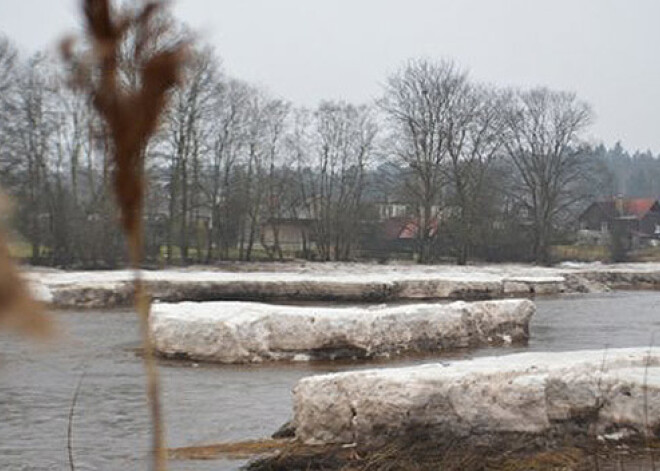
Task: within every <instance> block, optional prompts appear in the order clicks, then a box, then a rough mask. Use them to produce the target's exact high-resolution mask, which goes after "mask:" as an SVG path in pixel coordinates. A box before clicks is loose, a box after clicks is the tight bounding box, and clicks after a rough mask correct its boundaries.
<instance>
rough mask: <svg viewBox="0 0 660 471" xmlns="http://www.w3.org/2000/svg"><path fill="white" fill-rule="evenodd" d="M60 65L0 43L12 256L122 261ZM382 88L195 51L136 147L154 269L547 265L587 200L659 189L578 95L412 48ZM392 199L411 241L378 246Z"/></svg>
mask: <svg viewBox="0 0 660 471" xmlns="http://www.w3.org/2000/svg"><path fill="white" fill-rule="evenodd" d="M159 21H164V22H169V21H172V19H171V18H166V17H164V18H161V19H160V20H159ZM169 30H171V31H176V33H174V36H173V37H164V38H160V40H161V41H163V42H164V43H166V42H167V41H177V40H182V38H183V39H185V38H186V35H187V33H186V28H185V27H183V26H181V27H179V28H169ZM130 57H131V54H128V53H127V54H126V57H125V58H124V57H122V58H120V59H121V60H129V59H127V58H130ZM125 70H126V71H127V73H126V74H125V75H124V76H123V77H122V79H123V80H126V81H127V83H132V82H131V81H134V80H136V78H135V77H134V76H132V75H131V74H130V73H129V72H128V71H130V70H131V67H126V68H125ZM67 76H68V75H67V71H66V70H65V69H64V66H63V65H62V64H61V62H60V61H58V60H57V59H55V58H52V57H49V56H48V55H46V54H43V53H39V54H35V55H33V56H31V57H22V56H21V55H20V54H19V53H18V50H17V48H16V47H15V46H14V45H13V44H12V43H11V41H10V40H9V39H8V38H1V37H0V186H1V187H2V189H3V191H4V192H5V193H7V194H9V195H10V197H11V198H12V200H13V201H14V214H13V218H12V226H13V227H14V228H15V243H14V247H15V253H16V255H17V256H19V257H22V258H24V259H25V260H26V261H30V262H32V263H35V264H46V265H52V266H60V267H84V268H111V267H116V266H120V265H121V264H122V263H124V262H125V260H124V258H123V257H124V255H123V254H124V253H125V251H124V247H123V241H122V237H121V235H120V232H119V230H118V228H117V224H116V222H117V221H116V218H117V215H116V210H115V207H114V204H113V201H112V198H111V197H110V196H109V195H110V192H109V191H108V182H109V181H110V177H109V176H110V175H111V173H112V171H113V169H112V168H110V166H109V164H108V155H109V152H110V148H109V146H110V143H109V142H108V139H107V138H106V136H105V132H104V129H103V127H102V124H101V121H100V120H99V118H98V117H97V116H96V115H95V114H94V112H93V107H92V106H91V104H90V103H89V102H88V101H87V99H86V98H85V97H83V96H80V95H78V94H76V93H75V92H74V91H72V90H71V88H70V87H69V86H68V84H67V83H66V81H65V79H64V78H65V77H67ZM384 83H385V85H384V86H383V91H382V96H381V97H380V98H379V99H378V100H376V101H375V102H374V103H366V104H352V103H347V102H343V101H323V102H321V103H319V105H318V106H317V107H315V108H313V109H308V108H303V107H297V106H294V105H293V104H292V103H290V102H288V101H287V100H285V99H283V98H280V97H276V96H273V95H272V94H271V93H269V92H268V91H266V90H264V89H262V88H259V87H256V86H254V85H252V84H250V83H247V82H245V81H243V80H241V79H239V78H236V77H233V76H231V75H229V74H228V73H227V72H226V71H225V70H224V68H223V67H222V65H221V60H220V58H219V56H218V55H217V53H216V51H214V50H213V49H211V48H208V47H203V46H199V47H197V48H195V49H194V50H193V51H191V54H190V58H189V61H188V64H187V67H186V73H185V80H184V82H183V85H182V86H181V87H180V88H179V89H177V90H176V91H175V92H174V93H173V95H172V96H171V100H170V106H169V109H168V111H167V114H166V117H165V119H164V120H163V122H162V123H161V128H160V131H159V132H158V133H157V135H156V136H155V138H154V139H153V140H152V141H151V142H150V143H149V145H148V147H147V148H146V149H145V150H144V152H145V155H146V161H147V175H146V177H147V180H148V189H149V190H148V196H147V201H146V210H145V215H144V217H145V228H146V246H147V247H146V252H147V259H148V263H150V264H152V265H156V264H188V263H216V262H218V261H223V260H243V261H251V260H255V259H260V260H261V259H269V260H281V259H285V258H290V257H304V258H307V259H310V260H320V261H326V260H354V259H357V258H361V257H376V258H379V259H383V258H385V259H386V258H389V257H390V256H392V257H397V256H399V255H400V254H398V253H395V252H396V251H397V250H399V249H401V250H402V251H403V252H405V253H407V255H406V256H408V255H409V256H410V257H413V256H414V258H415V259H416V260H418V261H419V262H422V263H428V262H434V261H438V260H454V261H457V262H458V263H461V264H464V263H467V262H468V260H471V259H478V260H490V261H502V260H529V261H537V262H539V263H547V262H549V249H550V247H551V245H553V244H557V243H564V244H566V243H571V241H572V237H573V236H574V233H575V223H576V218H577V215H579V213H580V211H582V210H583V209H584V207H585V206H586V205H587V204H589V202H591V201H593V200H594V199H596V198H607V197H612V196H614V195H624V196H646V197H660V160H659V159H658V156H654V155H652V154H651V153H649V152H645V153H640V152H634V153H630V151H627V150H625V149H624V148H623V147H622V145H620V144H616V145H615V146H614V147H613V148H611V149H609V148H606V147H605V146H603V145H598V146H596V147H594V146H592V145H590V144H589V143H588V142H587V141H586V140H585V138H584V135H585V132H586V130H587V129H588V128H589V126H590V124H591V122H592V120H593V115H592V112H591V108H590V106H589V104H587V103H585V102H584V101H582V100H580V99H579V97H577V96H575V95H574V94H572V93H567V92H563V91H555V90H550V89H547V88H543V87H536V88H532V89H524V90H523V89H510V88H500V87H494V86H491V85H489V84H482V83H479V82H477V81H474V80H473V79H472V78H471V77H470V76H469V74H468V72H467V71H465V70H464V69H462V68H461V67H459V66H458V65H457V64H455V63H453V62H451V61H436V62H434V61H428V60H410V61H408V62H407V63H405V64H403V65H402V66H401V67H400V68H399V69H398V70H396V71H395V72H393V73H392V74H391V75H390V76H389V77H387V78H386V80H385V81H384ZM388 204H395V205H399V206H401V207H405V208H406V209H407V210H406V213H405V218H406V220H404V221H403V222H402V224H406V228H407V229H406V230H407V231H408V233H409V234H408V239H411V238H412V239H414V240H409V245H408V246H407V247H403V248H401V247H398V246H397V244H396V241H393V242H394V243H392V244H390V245H388V243H387V242H388V241H387V240H385V241H384V242H383V239H384V238H385V239H386V234H387V227H386V226H387V221H384V220H383V219H386V218H384V216H383V214H382V211H380V208H382V207H383V205H388ZM297 221H302V222H304V223H305V224H306V225H305V226H304V227H305V228H306V229H305V230H306V234H305V237H306V238H307V240H305V241H304V242H308V244H306V245H305V246H304V250H296V251H293V252H289V253H287V251H285V250H283V247H282V245H283V244H281V243H280V241H279V238H280V234H281V232H283V231H284V230H285V227H284V224H288V226H287V227H288V228H289V229H290V227H292V225H293V224H296V223H297ZM301 227H302V226H301ZM266 233H267V236H268V237H266ZM377 241H379V242H378V243H377ZM376 246H378V247H376ZM375 248H378V250H379V251H380V253H378V254H377V255H374V249H375ZM390 249H391V250H392V253H391V254H390V253H388V250H390Z"/></svg>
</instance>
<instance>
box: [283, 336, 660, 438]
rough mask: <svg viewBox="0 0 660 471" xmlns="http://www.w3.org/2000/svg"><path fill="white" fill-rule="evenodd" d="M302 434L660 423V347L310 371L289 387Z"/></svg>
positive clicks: (569, 429) (604, 429)
mask: <svg viewBox="0 0 660 471" xmlns="http://www.w3.org/2000/svg"><path fill="white" fill-rule="evenodd" d="M294 426H295V428H296V436H297V438H298V439H299V440H301V441H302V442H304V443H307V444H337V443H339V444H341V443H358V444H360V445H365V444H369V445H377V444H382V443H384V442H385V441H387V440H388V439H392V438H393V437H397V436H399V437H404V438H405V437H407V436H410V437H414V436H415V434H416V433H420V434H422V435H420V436H424V437H433V436H437V437H447V436H454V437H466V436H470V435H475V434H489V433H532V434H541V433H545V432H551V431H553V430H554V431H559V432H560V433H562V434H564V433H580V434H582V435H593V436H594V437H597V436H598V435H599V434H602V433H609V434H612V433H614V432H616V431H617V430H620V429H627V430H630V431H632V432H633V433H639V434H642V435H643V434H645V433H647V432H648V433H650V434H657V432H658V430H660V353H659V352H657V351H653V352H652V353H651V355H650V356H649V349H648V348H640V349H620V350H609V351H579V352H562V353H524V354H516V355H508V356H501V357H487V358H478V359H474V360H466V361H456V362H453V363H451V364H449V365H446V364H428V365H422V366H417V367H408V368H387V369H377V370H368V371H357V372H349V373H340V374H331V375H323V376H312V377H309V378H304V379H302V380H301V381H300V382H299V383H298V385H297V386H296V387H295V389H294Z"/></svg>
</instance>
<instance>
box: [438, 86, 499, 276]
mask: <svg viewBox="0 0 660 471" xmlns="http://www.w3.org/2000/svg"><path fill="white" fill-rule="evenodd" d="M501 107H502V99H501V94H499V93H498V92H497V91H495V90H492V89H490V88H488V87H485V86H475V85H472V84H468V83H464V84H463V86H462V87H460V88H459V89H457V92H456V95H455V97H454V99H453V100H452V104H451V109H450V110H449V116H448V119H447V124H448V126H447V129H446V136H447V137H446V139H447V154H448V159H447V160H448V161H447V164H446V165H445V166H444V167H443V168H444V170H445V175H446V181H447V183H448V184H449V186H450V188H451V190H450V191H451V196H450V201H451V203H452V204H450V211H449V216H448V218H446V219H450V220H452V221H453V222H455V226H456V230H455V231H453V233H454V234H453V235H454V239H455V245H456V246H457V262H458V264H459V265H465V264H466V263H467V261H468V258H469V255H470V250H471V248H472V246H473V245H474V244H475V243H476V242H477V240H478V236H479V235H480V234H479V233H480V231H479V230H478V229H479V225H480V224H483V223H484V222H485V220H484V219H485V218H484V216H485V213H484V211H483V209H484V208H485V207H486V206H487V203H486V201H485V195H486V190H487V187H488V182H487V176H488V171H489V169H490V164H491V162H492V161H493V160H494V158H495V157H496V156H497V154H498V152H499V151H500V149H501V146H502V139H501V133H502V128H503V125H502V123H503V120H502V116H501V113H500V108H501Z"/></svg>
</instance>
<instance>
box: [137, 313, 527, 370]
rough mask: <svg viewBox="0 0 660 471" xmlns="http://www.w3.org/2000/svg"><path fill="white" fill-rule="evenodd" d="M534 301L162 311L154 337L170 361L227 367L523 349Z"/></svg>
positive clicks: (155, 315)
mask: <svg viewBox="0 0 660 471" xmlns="http://www.w3.org/2000/svg"><path fill="white" fill-rule="evenodd" d="M534 309H535V308H534V304H533V303H532V302H531V301H529V300H504V301H485V302H476V303H466V302H462V301H461V302H454V303H451V304H410V305H401V306H377V307H307V306H302V307H301V306H276V305H267V304H260V303H243V302H207V303H192V302H185V303H178V304H156V305H154V307H153V311H152V314H151V326H150V328H151V335H152V338H153V341H154V345H155V348H156V350H157V351H158V352H159V353H161V354H163V355H166V356H170V357H185V358H191V359H196V360H206V361H215V362H221V363H246V362H260V361H265V360H297V361H300V360H301V359H310V360H311V359H335V358H343V357H348V358H351V357H373V356H382V355H395V354H399V353H403V352H429V351H434V352H435V351H444V350H449V349H456V348H466V347H473V346H478V345H488V344H493V345H501V344H505V343H511V342H516V343H517V342H524V341H526V340H527V339H528V336H529V320H530V318H531V316H532V314H533V313H534Z"/></svg>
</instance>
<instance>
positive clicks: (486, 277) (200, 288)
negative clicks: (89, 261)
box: [26, 263, 660, 308]
mask: <svg viewBox="0 0 660 471" xmlns="http://www.w3.org/2000/svg"><path fill="white" fill-rule="evenodd" d="M233 269H236V270H237V271H226V270H225V271H221V270H217V269H209V268H203V269H202V268H199V267H195V268H188V269H180V270H157V271H147V270H145V271H142V275H143V278H144V280H145V283H146V284H147V285H148V288H149V290H150V291H151V293H152V295H153V297H154V299H156V300H160V301H164V302H180V301H220V300H240V301H255V300H257V301H273V302H299V301H317V302H318V301H332V302H392V301H407V300H420V299H433V300H435V299H466V300H475V299H497V298H506V297H521V296H535V295H553V294H560V293H584V292H602V291H606V290H608V289H659V288H660V264H657V263H639V264H622V265H601V264H588V265H583V264H565V265H562V266H559V267H553V268H545V267H535V266H529V265H475V266H468V267H458V266H452V265H435V266H419V265H375V264H374V265H368V264H337V263H329V264H273V265H267V264H250V265H244V266H238V268H236V267H233ZM26 274H27V276H28V278H29V279H30V280H31V282H32V285H33V287H34V290H35V292H36V293H37V294H38V295H39V297H40V298H41V299H43V300H44V301H46V302H48V303H50V304H51V305H52V306H54V307H57V308H114V307H123V306H128V305H130V303H131V299H132V282H131V279H132V273H131V272H130V271H126V270H123V271H96V272H66V271H57V270H44V271H30V270H27V271H26Z"/></svg>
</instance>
